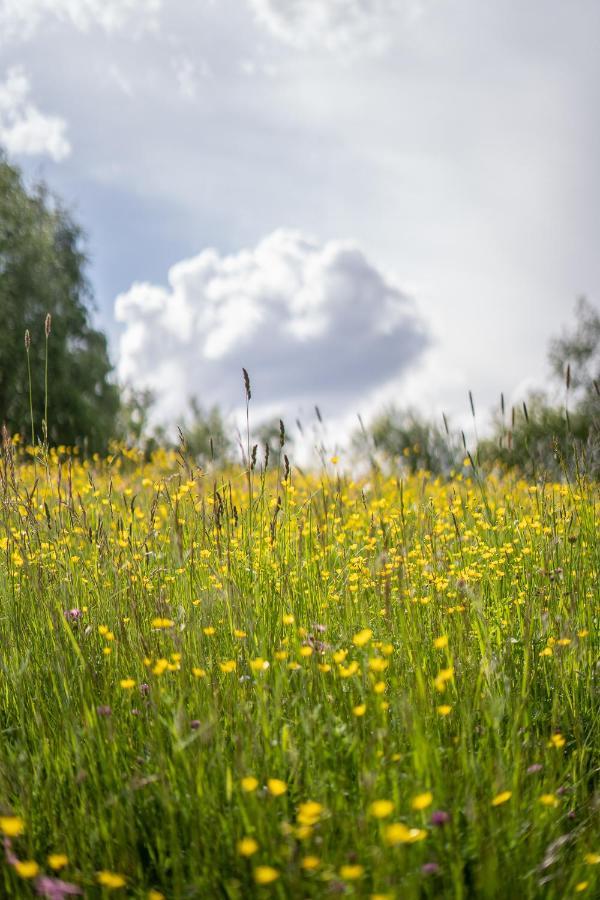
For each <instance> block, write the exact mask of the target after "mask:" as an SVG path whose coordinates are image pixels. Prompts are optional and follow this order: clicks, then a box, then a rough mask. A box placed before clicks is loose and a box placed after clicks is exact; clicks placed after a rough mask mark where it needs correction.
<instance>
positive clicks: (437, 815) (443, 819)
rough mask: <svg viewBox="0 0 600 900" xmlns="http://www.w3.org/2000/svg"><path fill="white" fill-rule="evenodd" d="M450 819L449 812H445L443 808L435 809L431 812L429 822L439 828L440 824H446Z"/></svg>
mask: <svg viewBox="0 0 600 900" xmlns="http://www.w3.org/2000/svg"><path fill="white" fill-rule="evenodd" d="M449 821H450V813H447V812H445V811H444V810H443V809H436V810H434V811H433V812H432V813H431V819H430V822H431V824H432V825H437V827H438V828H441V827H442V825H447V824H448V822H449Z"/></svg>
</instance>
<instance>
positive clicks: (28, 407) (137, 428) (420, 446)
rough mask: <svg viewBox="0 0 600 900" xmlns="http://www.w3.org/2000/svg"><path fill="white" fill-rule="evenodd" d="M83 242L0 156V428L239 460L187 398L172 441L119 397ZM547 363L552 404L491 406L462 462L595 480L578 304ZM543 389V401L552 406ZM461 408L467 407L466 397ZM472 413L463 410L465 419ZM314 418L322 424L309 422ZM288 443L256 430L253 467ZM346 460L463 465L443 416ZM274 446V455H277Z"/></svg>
mask: <svg viewBox="0 0 600 900" xmlns="http://www.w3.org/2000/svg"><path fill="white" fill-rule="evenodd" d="M87 262H88V260H87V256H86V253H85V249H84V236H83V234H82V231H81V228H80V227H79V225H77V223H76V222H75V221H74V219H73V217H72V215H71V213H70V212H69V210H68V209H66V208H65V206H64V205H63V204H62V203H61V202H60V200H58V199H57V198H56V197H55V196H54V195H53V194H51V193H50V192H49V191H48V190H47V188H46V187H45V186H44V185H43V184H38V185H34V186H33V187H31V188H28V187H27V186H26V185H25V182H24V179H23V176H22V174H21V172H20V171H19V169H18V168H17V167H16V166H14V165H11V164H10V163H9V162H8V161H7V160H6V158H4V157H3V156H2V154H1V152H0V322H1V327H2V332H1V333H2V340H1V341H0V424H2V425H4V426H5V427H6V428H7V429H8V431H9V433H20V434H22V435H23V436H24V437H26V438H27V439H28V440H29V441H33V443H34V444H39V443H44V442H47V443H49V444H54V445H57V444H65V445H70V446H71V445H78V446H80V447H81V448H82V449H84V450H87V451H89V452H95V451H99V452H105V451H106V450H107V449H108V447H109V445H110V444H111V442H112V441H114V440H115V439H116V440H120V441H123V442H125V443H127V444H129V445H134V446H137V447H139V448H140V449H142V450H143V451H144V452H145V453H147V454H150V453H151V452H152V450H153V449H155V448H156V447H158V446H161V445H162V446H165V445H169V444H171V445H173V444H176V445H177V444H179V446H180V447H183V448H185V452H186V454H188V455H189V457H191V458H192V459H193V460H194V461H195V462H196V463H197V464H199V465H202V466H207V465H210V464H212V463H214V464H219V465H222V464H224V463H227V462H229V461H231V460H233V459H235V458H237V459H239V458H240V453H241V455H242V456H243V455H244V453H247V444H246V450H245V449H244V443H245V439H244V440H242V438H241V436H240V435H237V436H236V434H235V433H234V430H233V429H232V428H231V427H230V425H229V423H228V422H227V420H226V418H225V417H224V416H223V414H222V412H221V411H220V410H219V409H218V407H216V406H211V407H208V408H206V407H204V406H202V405H201V403H200V402H199V401H198V400H197V399H196V398H195V397H191V399H190V402H189V411H188V414H187V415H186V416H185V417H184V421H183V422H182V424H181V427H180V437H179V441H173V439H172V438H171V439H169V438H168V437H167V434H166V432H165V430H164V428H161V427H159V426H157V425H156V424H155V423H153V415H152V413H153V406H154V400H155V398H154V396H153V394H152V393H151V392H150V391H148V390H136V389H134V388H132V387H124V388H123V387H119V385H118V384H117V382H116V380H115V377H114V371H113V367H112V365H111V362H110V359H109V354H108V347H107V341H106V338H105V336H104V335H103V334H102V332H101V331H99V330H98V329H96V328H94V327H93V325H92V312H93V297H92V291H91V288H90V284H89V282H88V279H87V277H86V267H87ZM549 363H550V367H551V373H552V378H553V379H554V383H555V386H556V391H558V393H562V399H561V400H560V401H557V400H556V399H553V397H552V396H550V395H548V394H547V393H544V392H536V393H532V394H531V395H530V396H528V397H527V398H526V400H525V402H524V403H523V404H522V405H521V406H520V407H519V408H515V409H510V410H508V409H506V408H505V404H504V398H502V401H501V404H500V409H499V410H498V412H497V414H496V415H495V417H494V423H493V429H492V433H491V435H490V436H489V437H486V438H485V439H484V440H481V441H479V443H478V445H477V446H476V447H475V448H474V450H472V453H471V459H470V462H472V463H474V464H477V465H480V466H483V467H485V468H487V469H493V468H496V469H498V470H503V469H508V468H516V469H518V470H520V471H521V472H522V473H523V474H524V475H525V476H527V477H530V478H563V477H567V476H568V475H569V474H570V473H572V472H573V470H574V469H575V468H576V467H577V466H578V465H582V466H583V465H584V466H585V468H586V471H587V472H588V473H589V474H592V475H593V476H594V477H598V475H599V474H600V314H599V312H598V310H597V309H596V308H595V307H594V306H593V305H592V304H591V303H589V302H588V301H587V300H585V299H581V300H579V301H578V303H577V306H576V310H575V316H574V322H573V324H572V327H571V328H570V329H567V330H566V331H565V332H564V333H563V334H562V335H560V336H559V337H557V338H555V339H554V340H553V341H552V342H551V345H550V348H549ZM556 391H555V396H556ZM471 402H472V398H471ZM473 412H474V409H473ZM319 418H320V416H319ZM291 441H292V438H291V436H290V435H289V434H287V433H286V432H285V427H284V425H283V423H282V422H281V421H280V420H279V419H275V420H273V421H270V422H267V423H262V424H261V425H260V426H259V427H258V428H257V429H255V433H254V434H253V435H252V439H251V447H252V450H251V455H252V456H253V457H254V459H255V461H256V460H257V454H259V455H260V459H261V460H262V464H265V463H266V462H268V460H269V458H270V459H271V460H272V461H273V462H274V461H275V459H277V461H278V463H280V462H281V457H282V452H283V447H284V444H287V447H289V444H290V443H291ZM352 446H353V450H354V453H355V455H356V456H358V457H360V458H362V459H368V460H370V461H371V462H372V463H373V464H375V465H382V464H383V465H388V466H390V467H393V468H396V469H402V470H405V471H409V472H416V471H429V472H431V473H433V474H436V475H442V476H447V475H450V474H451V473H452V472H455V471H459V470H460V469H461V468H462V467H463V463H464V460H465V457H466V455H467V443H466V441H465V439H464V436H463V435H461V434H457V433H456V432H454V431H453V430H452V429H451V428H450V426H449V423H448V421H447V420H446V418H445V417H444V418H443V420H442V421H440V422H432V421H430V420H428V419H426V418H424V417H423V416H422V415H420V414H419V413H418V412H417V411H416V410H414V409H400V408H398V407H396V406H391V407H389V408H388V409H386V410H384V411H383V412H382V413H380V414H379V415H377V416H376V417H375V418H374V419H373V420H372V421H371V422H369V423H368V424H367V425H365V424H364V423H363V422H362V421H361V423H360V428H359V429H357V431H356V433H355V434H354V436H353V439H352ZM287 447H286V449H287Z"/></svg>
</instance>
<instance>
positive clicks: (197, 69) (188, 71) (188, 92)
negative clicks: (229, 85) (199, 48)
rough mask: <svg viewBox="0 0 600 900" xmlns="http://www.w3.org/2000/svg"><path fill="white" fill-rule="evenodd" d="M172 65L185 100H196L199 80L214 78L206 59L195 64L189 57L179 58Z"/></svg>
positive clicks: (173, 60) (178, 86) (172, 61)
mask: <svg viewBox="0 0 600 900" xmlns="http://www.w3.org/2000/svg"><path fill="white" fill-rule="evenodd" d="M171 65H172V67H173V72H174V73H175V80H176V82H177V88H178V90H179V94H180V95H181V97H183V99H184V100H189V101H192V100H195V99H196V96H197V93H198V81H199V79H200V78H203V79H206V78H211V77H212V71H211V68H210V66H209V64H208V62H207V61H206V60H205V59H200V60H198V61H197V62H194V60H192V59H190V57H189V56H179V57H175V58H174V59H172V60H171Z"/></svg>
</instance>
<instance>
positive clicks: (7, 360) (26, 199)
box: [0, 156, 119, 450]
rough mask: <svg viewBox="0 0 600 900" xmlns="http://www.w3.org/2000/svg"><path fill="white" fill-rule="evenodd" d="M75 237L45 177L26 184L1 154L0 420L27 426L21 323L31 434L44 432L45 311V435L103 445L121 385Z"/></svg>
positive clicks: (78, 235) (12, 426)
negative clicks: (93, 313)
mask: <svg viewBox="0 0 600 900" xmlns="http://www.w3.org/2000/svg"><path fill="white" fill-rule="evenodd" d="M82 237H83V236H82V232H81V229H80V228H79V226H78V225H77V224H76V223H75V222H74V221H73V219H72V218H71V216H70V214H69V213H68V211H67V210H66V209H65V208H64V207H63V206H62V205H61V204H60V203H59V202H58V201H57V200H56V199H55V198H54V197H53V196H51V195H50V194H49V193H48V191H47V190H46V188H45V187H44V186H43V185H38V186H36V187H35V188H33V189H31V190H27V189H26V187H25V185H24V183H23V179H22V176H21V173H20V172H19V170H18V169H17V168H16V167H15V166H13V165H10V164H9V163H8V162H7V161H6V160H5V159H4V158H3V157H2V156H0V322H1V328H2V341H1V342H0V421H2V422H3V423H4V424H6V426H7V428H8V429H9V431H11V432H20V433H22V434H25V435H27V434H28V435H31V423H30V409H29V384H28V373H27V358H26V352H25V346H24V336H25V332H26V331H28V332H29V335H30V338H31V346H30V350H29V354H30V361H31V378H32V400H33V416H34V422H35V432H36V440H39V439H41V438H42V437H43V430H42V420H43V418H44V406H45V385H44V380H45V366H46V359H45V348H46V339H45V334H44V322H45V320H46V315H47V313H50V315H51V317H52V329H51V334H50V336H49V339H48V440H49V442H50V443H54V444H59V443H63V444H69V445H74V444H79V445H85V446H87V447H88V448H89V449H90V450H103V449H104V448H105V447H106V446H107V443H108V441H109V439H110V437H111V436H112V435H113V433H114V429H115V421H116V415H117V412H118V409H119V393H118V389H117V387H116V385H115V384H114V383H113V382H112V381H111V377H110V376H111V370H112V367H111V364H110V360H109V357H108V351H107V343H106V338H105V337H104V335H103V334H102V333H101V332H99V331H97V330H95V329H94V328H92V326H91V324H90V307H91V301H92V297H91V291H90V287H89V284H88V281H87V279H86V276H85V266H86V257H85V254H84V252H83V250H82Z"/></svg>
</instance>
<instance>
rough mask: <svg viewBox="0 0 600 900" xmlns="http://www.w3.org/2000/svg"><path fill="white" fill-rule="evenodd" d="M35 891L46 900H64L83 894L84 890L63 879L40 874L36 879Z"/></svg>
mask: <svg viewBox="0 0 600 900" xmlns="http://www.w3.org/2000/svg"><path fill="white" fill-rule="evenodd" d="M35 891H36V894H39V895H40V897H46V900H64V898H65V897H74V896H76V895H79V896H81V894H83V891H82V890H81V888H80V887H78V886H77V885H76V884H71V883H70V882H68V881H61V879H60V878H50V876H49V875H40V877H39V878H36V880H35Z"/></svg>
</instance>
